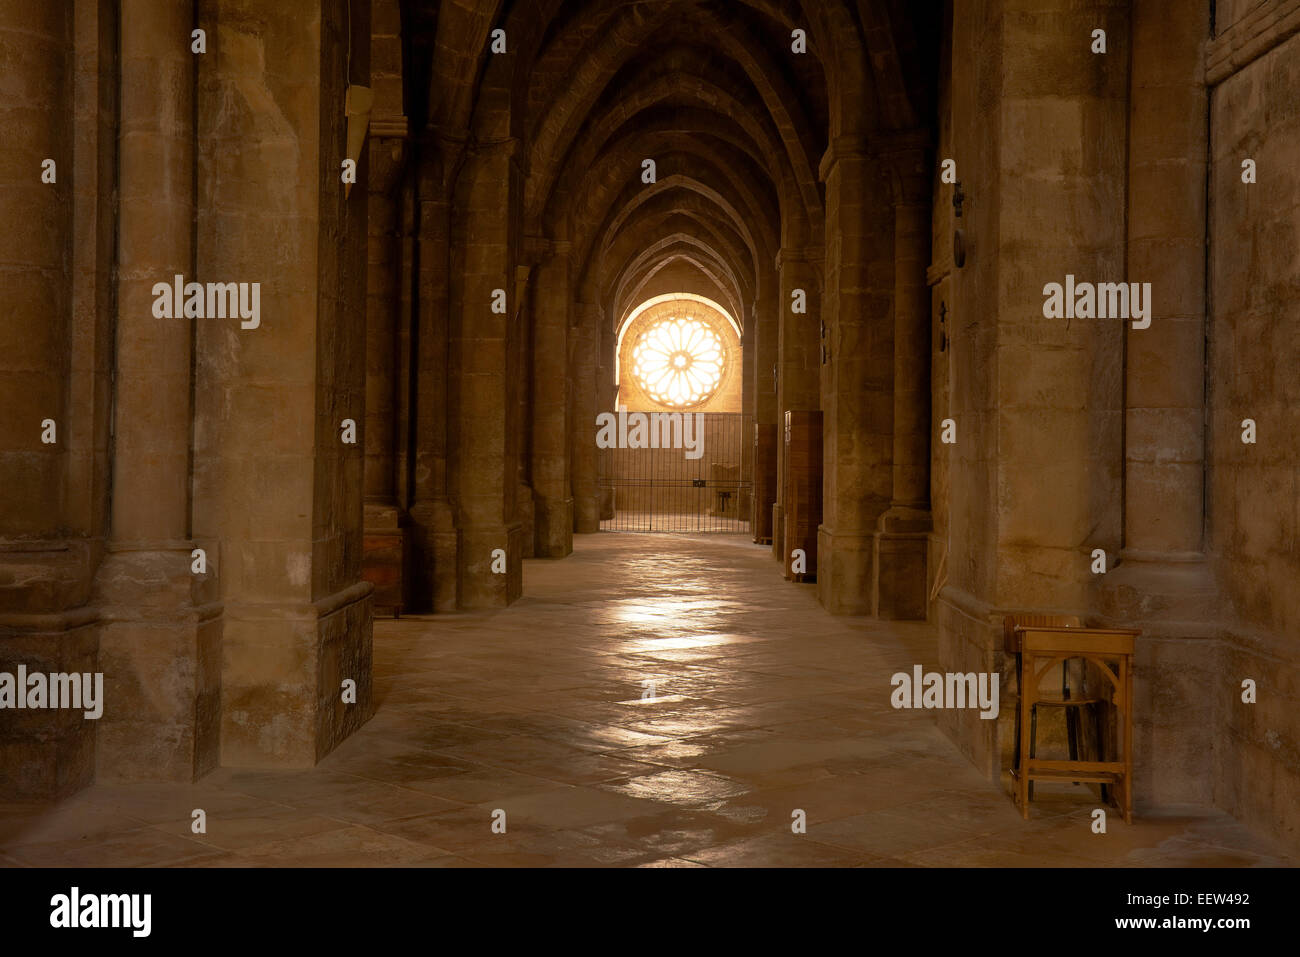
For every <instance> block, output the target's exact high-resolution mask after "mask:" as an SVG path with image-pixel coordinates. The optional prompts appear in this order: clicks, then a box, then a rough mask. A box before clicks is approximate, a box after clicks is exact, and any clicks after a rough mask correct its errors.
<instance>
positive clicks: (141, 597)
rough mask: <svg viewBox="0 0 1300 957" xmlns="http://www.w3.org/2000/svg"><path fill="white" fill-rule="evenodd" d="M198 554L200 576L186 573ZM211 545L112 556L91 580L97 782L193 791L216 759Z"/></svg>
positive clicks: (218, 643) (216, 608)
mask: <svg viewBox="0 0 1300 957" xmlns="http://www.w3.org/2000/svg"><path fill="white" fill-rule="evenodd" d="M194 548H203V550H204V552H205V556H204V561H205V563H206V569H207V570H206V572H205V573H203V574H196V573H194V571H193V563H194V561H195V558H194V557H193V549H194ZM219 566H220V555H219V554H218V547H217V546H216V545H215V544H214V543H199V544H194V545H191V544H190V543H179V545H178V546H177V545H173V546H172V547H169V548H163V549H156V550H154V549H150V550H139V551H126V550H122V551H113V552H110V553H109V554H108V555H107V556H106V557H105V559H104V561H103V562H102V563H101V564H100V567H99V571H98V573H97V575H96V577H95V599H96V602H97V604H98V605H99V614H100V621H101V626H100V633H99V661H98V670H99V671H102V672H103V674H104V714H103V717H102V718H100V720H99V721H98V723H97V727H96V733H97V736H98V741H97V742H96V748H95V766H96V778H97V779H98V780H100V781H176V782H191V781H195V780H197V779H198V778H200V777H202V776H203V775H204V774H206V773H207V772H208V771H210V770H212V769H213V768H215V767H216V766H217V763H218V760H219V757H220V750H221V682H222V651H223V649H222V643H223V631H224V625H223V620H222V614H221V605H220V603H219V602H218V601H217V600H216V595H217V592H218V588H217V574H218V569H219Z"/></svg>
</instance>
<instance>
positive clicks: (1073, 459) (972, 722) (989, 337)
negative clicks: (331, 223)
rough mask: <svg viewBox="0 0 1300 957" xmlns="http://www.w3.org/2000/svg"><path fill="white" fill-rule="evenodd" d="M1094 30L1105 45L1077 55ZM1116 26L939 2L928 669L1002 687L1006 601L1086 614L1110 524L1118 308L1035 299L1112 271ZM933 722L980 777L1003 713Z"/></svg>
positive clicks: (1109, 545) (1004, 732)
mask: <svg viewBox="0 0 1300 957" xmlns="http://www.w3.org/2000/svg"><path fill="white" fill-rule="evenodd" d="M1094 29H1104V30H1105V31H1106V35H1107V38H1108V46H1107V49H1108V52H1107V53H1105V54H1092V53H1090V52H1084V51H1087V50H1088V49H1089V47H1088V42H1087V41H1088V37H1089V36H1090V35H1091V31H1092V30H1094ZM1128 35H1129V30H1128V4H1110V5H1105V6H1097V7H1095V8H1089V9H1087V10H1084V9H1081V8H1080V9H1069V10H1050V11H1049V10H1047V9H1045V8H1041V7H1033V6H1032V5H1030V4H1025V3H1023V2H1020V0H991V2H989V3H988V4H987V5H986V8H984V9H975V8H974V7H972V6H969V5H963V4H955V5H953V29H952V37H953V67H952V104H951V113H952V117H953V142H952V144H951V146H950V147H945V152H946V153H948V152H949V151H950V153H949V155H951V156H953V157H955V158H957V163H958V178H959V179H960V180H961V182H962V192H963V194H964V196H965V201H964V204H963V214H962V220H961V226H962V229H963V231H964V233H965V236H966V241H967V243H966V248H967V255H966V260H965V265H964V266H962V267H961V268H959V269H955V270H954V271H953V272H952V274H951V276H950V277H949V283H950V287H949V288H950V290H951V311H950V313H949V315H948V323H949V326H950V328H951V333H950V339H949V348H950V349H951V351H952V360H951V361H952V365H951V367H950V368H951V373H952V378H951V392H952V395H951V405H950V407H949V409H948V410H947V412H946V414H947V415H948V416H951V417H952V418H953V419H954V420H955V423H956V442H955V444H952V445H946V446H944V447H943V450H942V451H941V453H940V454H943V455H946V456H947V460H948V464H949V485H950V488H951V507H950V510H949V516H948V518H949V526H948V528H949V542H950V548H949V551H948V555H947V561H946V568H947V582H946V584H945V585H944V587H943V588H942V590H941V592H940V595H939V600H938V602H937V603H936V607H935V615H936V619H937V623H938V626H939V645H938V652H939V663H940V667H941V670H942V671H945V672H963V673H964V672H972V671H975V672H978V671H990V670H998V669H1000V670H1001V673H1002V679H1001V680H1002V682H1003V685H1002V687H1003V688H1010V687H1013V686H1014V678H1013V676H1012V674H1011V670H1012V661H1010V660H1009V659H1008V658H1007V656H1006V655H1004V654H1003V652H1002V640H1003V639H1002V628H1001V623H1002V617H1003V616H1004V615H1006V614H1008V613H1029V612H1038V613H1045V614H1077V615H1087V614H1088V611H1089V608H1088V605H1089V593H1090V590H1091V589H1093V588H1095V587H1096V586H1097V582H1096V579H1097V578H1098V577H1101V576H1094V575H1093V574H1092V573H1091V570H1090V562H1091V549H1092V548H1104V549H1113V548H1114V547H1115V546H1117V545H1118V540H1119V534H1120V528H1121V525H1120V502H1121V500H1122V486H1121V481H1122V475H1121V472H1120V465H1121V461H1122V458H1123V447H1122V441H1121V438H1122V417H1121V414H1120V410H1121V408H1122V389H1121V385H1122V383H1121V381H1120V379H1119V376H1118V370H1119V369H1121V368H1122V352H1123V337H1124V334H1125V333H1124V330H1123V327H1122V321H1121V320H1118V319H1078V318H1076V319H1074V320H1066V319H1064V318H1062V319H1059V320H1058V319H1049V318H1046V317H1045V316H1044V314H1043V303H1044V287H1045V285H1046V284H1047V283H1052V282H1055V283H1064V282H1065V277H1066V275H1067V274H1073V275H1074V276H1075V277H1076V278H1077V279H1078V280H1080V281H1089V282H1120V281H1122V280H1123V278H1124V202H1125V169H1124V167H1125V155H1124V152H1123V150H1122V148H1099V144H1122V143H1124V142H1125V140H1126V137H1127V130H1128V128H1129V123H1128V106H1127V100H1128V91H1129V82H1128V63H1129V59H1130V58H1129V52H1130V51H1129V49H1128ZM988 110H994V111H995V112H996V113H997V115H999V116H1002V117H1004V122H1003V123H1002V124H1001V125H1000V128H999V129H998V130H993V129H992V128H991V127H987V126H979V125H976V124H968V123H966V122H965V121H964V118H966V117H969V116H972V115H975V114H976V113H981V112H985V111H988ZM963 157H969V159H964V158H963ZM939 195H940V196H942V197H943V199H944V201H945V202H948V201H950V200H951V197H952V190H951V188H949V189H947V190H942V191H941V192H940V193H939ZM948 239H949V241H951V238H950V237H948ZM1009 263H1014V264H1015V268H1014V269H1009V268H1008V264H1009ZM936 418H941V416H939V415H936ZM1140 669H1141V665H1140V663H1139V673H1140ZM938 720H939V726H940V728H942V729H943V730H944V731H945V732H946V733H947V734H949V735H950V736H951V737H952V738H953V739H954V740H955V741H956V742H957V744H958V746H959V747H961V748H962V749H963V750H964V751H966V753H967V754H968V755H970V757H971V760H972V761H973V762H974V763H975V764H976V766H977V767H978V768H980V770H981V771H982V772H983V773H985V774H986V775H987V776H988V777H990V778H991V779H996V777H997V775H998V774H999V772H1000V769H1001V768H1005V767H1007V765H1008V763H1009V761H1010V750H1011V744H1012V741H1011V737H1012V736H1011V731H1012V727H1013V725H1014V713H1013V712H1012V710H1011V709H1008V708H1004V709H1002V711H1001V712H1000V713H999V716H998V719H997V720H996V721H986V720H981V719H980V718H979V716H978V715H977V714H975V713H974V712H973V711H962V710H961V709H951V710H948V711H943V712H941V713H940V714H939V715H938ZM1043 727H1044V726H1043V725H1041V724H1040V731H1041V730H1042V729H1043Z"/></svg>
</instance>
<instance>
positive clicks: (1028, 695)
mask: <svg viewBox="0 0 1300 957" xmlns="http://www.w3.org/2000/svg"><path fill="white" fill-rule="evenodd" d="M1033 671H1034V656H1033V655H1032V654H1027V653H1024V652H1022V653H1021V655H1020V774H1019V776H1018V777H1017V778H1016V790H1017V791H1018V792H1019V797H1020V813H1021V814H1022V815H1024V819H1025V820H1026V821H1027V820H1029V764H1030V758H1029V719H1030V714H1031V709H1032V708H1033V700H1032V699H1033V695H1034V689H1033V688H1032V687H1031V684H1032V682H1031V681H1029V680H1026V676H1028V675H1032V674H1033Z"/></svg>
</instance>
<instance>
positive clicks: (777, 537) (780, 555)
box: [772, 502, 790, 567]
mask: <svg viewBox="0 0 1300 957" xmlns="http://www.w3.org/2000/svg"><path fill="white" fill-rule="evenodd" d="M772 557H773V558H775V559H776V560H777V561H778V562H780V563H781V566H782V567H785V565H787V564H788V563H789V561H790V559H789V556H788V555H786V553H785V510H784V509H783V508H782V507H781V506H780V505H779V504H777V503H775V502H774V503H773V504H772Z"/></svg>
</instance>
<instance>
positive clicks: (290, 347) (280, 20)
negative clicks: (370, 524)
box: [139, 0, 373, 767]
mask: <svg viewBox="0 0 1300 957" xmlns="http://www.w3.org/2000/svg"><path fill="white" fill-rule="evenodd" d="M348 9H349V8H348V4H347V3H346V2H345V0H313V2H312V3H310V4H294V5H292V6H275V5H272V6H267V5H265V4H262V3H260V2H258V0H201V3H200V13H199V24H198V25H199V26H201V27H203V28H204V29H205V30H206V31H207V34H208V52H207V53H206V54H204V55H203V56H202V57H199V58H197V62H198V69H199V74H200V82H199V86H198V89H199V108H198V109H197V110H196V111H195V113H196V115H197V117H198V122H199V124H200V126H199V129H198V130H197V131H196V133H197V136H196V142H197V144H198V151H199V177H200V189H199V191H198V197H199V208H198V223H197V229H196V231H195V234H196V235H197V237H198V248H197V266H196V272H197V273H198V274H199V275H200V276H202V277H203V278H204V279H205V280H210V281H221V282H247V283H252V282H258V283H259V288H260V323H259V325H258V326H257V327H256V328H241V321H240V319H239V318H238V317H236V318H234V319H220V318H212V319H203V320H199V321H198V323H197V326H196V352H197V358H196V375H197V383H196V388H195V396H196V419H195V425H194V436H195V439H194V442H195V454H194V461H195V481H194V486H195V491H194V499H195V506H194V512H195V528H196V532H197V533H198V535H199V536H200V537H199V541H200V542H201V541H202V539H203V538H204V537H211V538H219V539H220V540H221V543H222V547H221V556H220V564H219V568H220V578H221V587H222V595H223V598H224V600H225V608H224V627H223V634H222V648H221V663H222V676H221V705H222V707H221V716H222V720H221V763H222V764H223V765H233V766H251V767H309V766H311V765H312V764H314V763H315V762H316V761H318V760H319V759H320V758H321V757H322V756H324V755H325V754H327V753H328V752H329V751H330V750H331V749H332V748H333V747H334V746H335V745H336V744H338V742H339V741H341V740H342V739H343V738H344V737H346V736H347V735H348V734H350V733H351V732H352V731H353V730H355V729H356V728H357V727H359V726H360V725H361V724H362V723H363V722H364V721H365V720H366V719H367V718H368V717H369V715H370V713H371V711H372V708H373V701H372V698H371V694H370V690H371V683H370V678H371V602H370V598H371V591H372V588H371V586H370V584H369V583H368V582H365V581H363V580H362V579H361V543H362V534H363V505H362V503H363V494H364V491H363V473H364V442H365V435H364V425H365V356H366V328H365V316H366V302H365V298H366V276H365V266H366V214H367V188H368V182H367V181H366V179H365V176H366V173H367V165H368V164H366V163H365V162H362V163H361V164H360V169H359V178H358V181H357V185H356V187H355V188H353V189H352V190H351V191H350V192H348V191H347V190H346V188H345V185H344V184H343V183H342V182H341V181H340V175H339V170H340V164H341V162H342V158H343V157H344V156H345V155H346V117H345V114H344V103H345V95H346V93H345V91H346V85H347V77H348V70H347V68H346V63H347V61H348V58H349V52H348V51H349V47H350V48H351V61H352V66H353V71H354V72H353V74H352V82H358V83H364V82H365V79H364V76H365V72H366V71H365V69H364V68H363V67H362V64H363V63H364V61H363V60H362V59H361V58H362V57H363V56H364V51H365V50H366V48H367V47H368V44H365V43H363V42H362V39H361V38H362V37H365V36H368V35H369V26H368V17H367V16H366V13H367V12H368V5H364V4H360V5H359V4H356V3H354V4H352V6H351V9H352V12H353V14H354V21H355V18H356V17H360V20H361V21H362V22H354V23H353V25H352V30H353V35H352V39H351V40H350V41H349V39H348V37H347V36H346V35H343V34H342V33H341V32H340V31H339V30H338V29H337V28H336V25H337V24H340V23H347V22H348V18H347V11H348ZM139 19H140V20H141V21H143V22H148V20H149V17H148V16H146V15H142V16H141V17H140V18H139ZM178 26H180V24H178ZM188 31H189V26H188V25H187V26H185V29H184V30H182V31H180V33H181V35H182V36H185V37H187V36H188V35H189V33H188ZM172 35H175V32H173V34H172ZM156 42H162V41H156ZM169 42H170V41H169ZM186 55H187V56H188V55H189V54H188V51H186ZM267 64H274V65H275V68H274V69H271V70H268V69H267ZM358 70H361V75H358V73H357V71H358ZM243 102H256V103H266V104H274V105H275V106H276V110H275V111H274V113H273V115H274V117H275V122H274V124H272V125H268V126H266V127H265V128H261V127H259V128H257V129H256V130H254V129H253V128H252V127H250V126H248V125H247V122H248V121H247V117H248V114H247V113H246V112H245V111H243V110H239V109H231V108H230V104H232V103H243ZM347 419H351V420H352V422H353V423H354V424H355V425H356V442H355V443H347V442H345V437H346V436H347V435H348V433H347V431H346V430H345V429H344V420H347ZM344 680H351V681H354V682H355V688H356V699H355V703H351V702H347V701H344V700H343V696H342V694H341V691H342V683H343V681H344Z"/></svg>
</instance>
